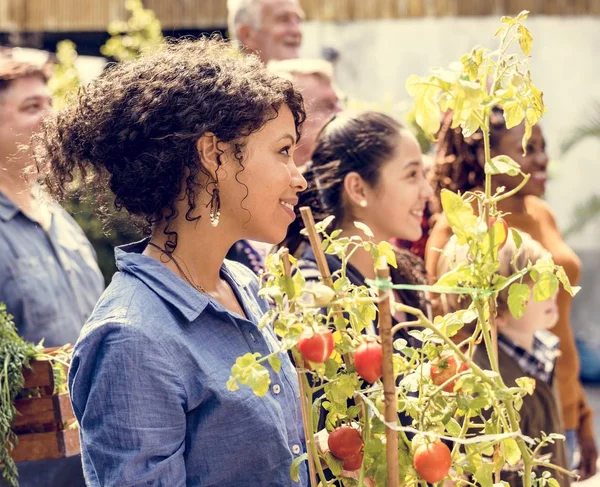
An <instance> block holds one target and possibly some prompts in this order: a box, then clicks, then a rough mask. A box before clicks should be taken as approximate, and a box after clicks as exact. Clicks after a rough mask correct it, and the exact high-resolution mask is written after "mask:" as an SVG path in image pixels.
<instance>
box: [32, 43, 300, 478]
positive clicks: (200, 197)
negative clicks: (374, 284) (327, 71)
mask: <svg viewBox="0 0 600 487" xmlns="http://www.w3.org/2000/svg"><path fill="white" fill-rule="evenodd" d="M303 119H304V109H303V103H302V97H301V95H300V94H299V92H297V91H296V90H295V89H294V88H293V86H292V84H291V83H290V82H289V81H286V80H283V79H281V78H278V77H276V76H274V75H272V74H270V73H268V72H267V71H266V70H265V69H264V67H263V66H262V65H261V63H260V62H259V60H258V59H257V58H255V57H253V56H249V57H240V56H237V55H235V53H233V52H232V51H231V48H230V47H229V46H228V45H227V44H224V43H223V42H222V41H219V40H215V39H202V40H198V41H183V42H178V43H173V44H167V45H165V46H163V47H161V48H160V49H158V50H157V51H155V52H153V53H150V54H148V55H145V56H143V57H141V58H139V59H137V60H135V61H130V62H125V63H121V64H117V65H115V66H113V67H111V68H110V69H109V70H108V71H107V72H105V73H104V74H103V75H102V76H101V77H100V78H99V79H97V80H96V81H95V82H93V83H91V84H90V85H89V86H87V87H86V88H85V90H83V91H82V92H81V93H80V95H79V97H78V99H77V100H74V101H72V103H71V104H70V105H68V106H67V107H66V108H65V109H63V110H62V111H60V112H58V113H57V114H56V116H54V117H53V118H51V119H49V120H48V121H47V122H46V123H45V124H44V127H43V130H42V133H41V134H40V136H39V137H38V138H37V139H36V141H35V144H34V146H35V149H36V158H37V163H38V170H39V171H40V174H41V177H42V179H43V180H44V181H45V183H46V186H47V187H48V188H49V190H50V191H52V193H53V194H54V195H56V196H57V197H61V196H64V194H65V192H66V191H68V189H69V183H71V182H72V181H85V184H87V185H88V186H89V187H90V188H91V189H92V190H93V192H94V193H95V195H96V197H98V198H99V199H101V200H103V201H112V203H113V204H114V207H116V208H117V209H124V210H126V211H127V212H129V214H130V215H132V217H137V218H138V219H139V220H140V221H141V225H142V228H143V230H144V231H145V233H146V235H147V238H146V239H144V240H143V241H141V242H137V243H133V244H130V245H125V246H123V247H121V248H118V249H117V250H116V252H115V254H116V260H117V267H118V272H117V273H116V275H115V277H114V278H113V281H112V282H111V284H110V285H109V287H108V288H107V290H106V291H105V293H104V294H103V295H102V297H101V298H100V301H99V302H98V303H97V305H96V308H95V310H94V312H93V313H92V316H91V317H90V319H89V320H88V322H87V323H86V325H85V327H84V329H83V331H82V333H81V336H80V338H79V340H78V342H77V344H76V346H75V351H74V355H73V362H72V366H71V369H70V374H69V389H70V393H71V401H72V404H73V409H74V411H75V415H76V416H77V419H78V421H79V425H80V431H81V445H82V457H83V465H84V472H85V476H86V481H87V484H88V486H91V487H95V486H124V485H131V486H133V485H155V486H165V487H179V486H191V487H193V486H202V487H204V486H219V487H226V486H232V487H233V486H236V487H237V486H242V485H243V486H245V487H255V486H256V487H258V486H291V485H293V486H306V485H307V484H308V479H307V470H306V467H305V465H302V467H301V468H300V473H299V481H298V482H294V481H293V480H292V479H291V476H290V467H291V466H292V463H293V461H294V460H295V459H298V458H299V457H301V456H302V455H303V453H304V451H305V439H304V434H303V428H302V415H301V410H300V402H299V392H298V388H297V377H296V374H295V371H294V369H293V367H292V365H291V363H290V361H289V360H288V359H287V357H286V356H281V361H282V365H281V368H280V370H278V371H275V370H272V369H270V370H269V373H270V376H271V384H270V387H269V390H268V391H267V392H266V394H265V395H264V396H263V397H258V396H256V395H255V394H254V393H253V392H252V391H251V390H250V389H249V388H247V387H241V388H240V389H239V390H238V391H235V392H232V391H229V390H228V389H227V381H228V378H229V376H230V371H231V367H232V365H234V363H235V361H236V358H237V357H239V356H241V355H244V354H246V353H260V354H262V355H266V354H268V353H270V352H271V351H272V350H274V349H275V347H277V341H276V340H277V339H276V337H275V335H274V333H273V331H272V329H271V328H270V327H268V326H267V327H264V328H262V329H261V328H259V327H258V322H259V319H260V317H261V315H262V314H263V313H264V312H265V311H266V310H267V309H268V308H267V303H265V302H264V301H262V300H260V299H259V298H258V296H257V293H258V282H257V279H256V277H255V276H254V274H253V273H252V272H251V271H250V270H249V269H247V268H246V267H244V266H242V265H241V264H239V263H235V262H231V261H228V260H226V259H225V255H226V254H227V251H228V250H229V248H230V247H231V246H232V245H233V244H234V243H235V242H237V241H239V240H242V239H253V240H257V241H263V242H267V243H272V244H274V243H277V242H279V241H281V240H282V239H283V238H284V236H285V233H286V230H287V227H288V225H289V224H290V223H291V222H292V221H293V219H294V205H295V203H296V202H297V199H298V196H297V193H298V192H300V191H302V190H304V189H305V187H306V182H305V181H304V178H303V177H302V176H301V175H300V173H299V172H298V169H297V168H296V166H295V164H294V162H293V159H292V156H293V152H294V148H295V146H296V143H297V141H298V139H299V130H300V126H301V123H302V121H303ZM106 198H111V200H110V199H109V200H107V199H106Z"/></svg>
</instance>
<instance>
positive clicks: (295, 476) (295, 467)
mask: <svg viewBox="0 0 600 487" xmlns="http://www.w3.org/2000/svg"><path fill="white" fill-rule="evenodd" d="M304 460H308V453H303V454H302V455H300V456H299V457H296V458H294V460H293V461H292V465H291V466H290V477H292V480H293V481H294V482H298V480H300V465H302V462H303V461H304Z"/></svg>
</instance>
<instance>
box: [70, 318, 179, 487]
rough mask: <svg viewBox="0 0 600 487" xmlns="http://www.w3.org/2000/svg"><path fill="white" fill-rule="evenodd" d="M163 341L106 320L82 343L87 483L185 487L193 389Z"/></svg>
mask: <svg viewBox="0 0 600 487" xmlns="http://www.w3.org/2000/svg"><path fill="white" fill-rule="evenodd" d="M173 363H174V361H173V360H170V359H169V357H168V355H167V353H166V352H165V350H164V347H160V346H159V344H158V343H157V338H156V337H148V336H146V335H145V334H144V333H143V332H141V331H140V329H139V328H136V327H133V326H127V325H122V326H118V325H113V324H107V323H103V324H101V325H100V326H98V327H97V328H96V329H92V330H91V332H89V333H88V334H86V335H84V336H83V337H82V339H81V340H80V342H79V343H78V344H77V346H76V350H75V353H74V357H73V362H72V366H71V370H70V373H69V389H70V393H71V401H72V404H73V409H74V412H75V415H76V417H77V420H78V421H79V425H80V437H81V451H82V460H83V465H84V472H85V475H86V480H87V485H89V486H92V487H95V486H102V487H109V486H122V485H127V486H138V485H155V486H165V487H179V486H181V487H183V486H185V482H186V471H185V463H184V457H183V453H184V450H185V434H186V414H185V408H186V394H185V391H184V388H183V385H182V383H181V381H180V379H179V377H178V375H177V374H176V373H175V371H174V370H172V368H173Z"/></svg>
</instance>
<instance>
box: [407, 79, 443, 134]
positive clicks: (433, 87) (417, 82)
mask: <svg viewBox="0 0 600 487" xmlns="http://www.w3.org/2000/svg"><path fill="white" fill-rule="evenodd" d="M406 91H407V92H408V94H409V95H410V96H412V97H414V98H415V121H416V122H417V124H418V125H419V127H421V128H422V129H423V130H424V131H425V133H428V134H435V133H437V131H438V130H439V128H440V119H441V117H440V109H439V107H438V105H437V102H436V99H437V97H438V95H439V93H440V87H439V86H438V85H437V84H436V78H435V77H433V76H429V77H426V78H420V77H419V76H416V75H412V76H409V78H408V79H407V80H406Z"/></svg>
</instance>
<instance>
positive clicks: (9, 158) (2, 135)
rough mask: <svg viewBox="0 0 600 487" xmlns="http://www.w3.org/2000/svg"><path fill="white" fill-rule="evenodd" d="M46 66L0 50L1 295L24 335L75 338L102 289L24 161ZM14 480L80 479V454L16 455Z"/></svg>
mask: <svg viewBox="0 0 600 487" xmlns="http://www.w3.org/2000/svg"><path fill="white" fill-rule="evenodd" d="M46 81H47V73H46V71H45V70H44V69H41V68H39V67H37V66H34V65H31V64H28V63H25V62H21V61H17V60H15V59H13V58H11V57H8V56H6V55H3V56H0V302H3V303H5V304H6V309H7V310H8V312H9V313H10V314H11V315H12V316H13V318H14V322H15V325H16V327H17V331H18V333H19V335H20V336H22V337H23V338H24V339H25V340H27V341H30V342H33V343H36V344H37V343H39V342H40V341H41V340H44V345H45V346H48V347H54V346H62V345H65V344H67V343H75V341H76V340H77V337H78V336H79V332H80V330H81V328H82V327H83V324H84V323H85V321H86V320H87V318H88V317H89V316H90V314H91V312H92V310H93V308H94V305H95V304H96V301H97V300H98V298H99V297H100V294H101V293H102V290H103V289H104V279H103V278H102V274H101V273H100V270H99V269H98V265H97V264H96V255H95V252H94V249H93V248H92V246H91V245H90V242H89V241H88V240H87V238H86V237H85V235H84V233H83V231H82V230H81V228H79V226H78V225H77V223H75V221H74V220H73V219H72V218H71V216H70V215H68V214H67V212H66V211H65V210H63V209H62V208H61V207H60V206H58V205H57V204H56V203H53V202H52V201H51V200H49V199H48V198H47V195H44V194H43V192H41V191H39V188H38V187H37V186H36V184H35V181H34V178H32V177H31V176H28V175H27V174H26V172H25V169H26V168H27V167H28V166H29V165H31V164H32V162H33V158H32V155H31V152H29V151H26V150H22V149H21V148H20V147H21V146H23V145H26V144H27V143H28V142H29V139H30V137H31V134H32V133H33V132H34V131H35V130H37V129H38V128H39V125H40V123H41V120H42V118H43V117H44V116H45V115H46V114H47V113H48V111H49V110H50V107H51V99H50V91H49V89H48V87H47V86H46ZM17 470H18V473H19V483H20V485H21V487H39V486H42V485H43V486H44V487H64V486H65V485H68V486H69V487H79V486H81V487H84V486H85V483H84V480H83V472H82V469H81V459H80V458H79V457H78V456H74V457H71V458H67V459H61V460H47V461H36V462H20V463H18V464H17Z"/></svg>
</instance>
